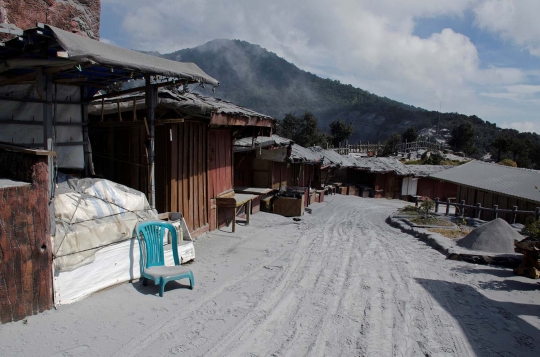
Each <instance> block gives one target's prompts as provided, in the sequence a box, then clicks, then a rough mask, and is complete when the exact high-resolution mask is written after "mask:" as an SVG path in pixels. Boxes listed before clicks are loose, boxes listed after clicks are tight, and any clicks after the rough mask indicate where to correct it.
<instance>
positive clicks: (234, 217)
mask: <svg viewBox="0 0 540 357" xmlns="http://www.w3.org/2000/svg"><path fill="white" fill-rule="evenodd" d="M233 211H234V215H233V218H232V231H233V233H234V232H236V214H237V213H238V212H237V211H236V207H233Z"/></svg>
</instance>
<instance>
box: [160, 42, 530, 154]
mask: <svg viewBox="0 0 540 357" xmlns="http://www.w3.org/2000/svg"><path fill="white" fill-rule="evenodd" d="M163 56H164V57H166V58H169V59H172V60H177V61H184V62H194V63H196V64H197V65H199V66H200V67H201V68H203V69H204V71H205V72H207V73H208V74H210V75H211V76H213V77H215V78H217V79H218V80H219V81H220V83H221V84H220V86H219V88H217V91H216V94H212V92H211V91H210V90H209V89H208V88H206V89H204V90H203V91H204V94H206V95H215V96H217V97H219V98H222V99H226V100H230V101H232V102H234V103H235V104H239V105H242V106H246V107H249V108H251V109H254V110H257V111H259V112H261V113H265V114H268V115H271V116H273V117H275V118H277V119H283V117H284V116H285V114H287V113H294V114H298V115H300V114H303V113H304V112H305V111H309V112H312V113H313V114H314V115H315V117H316V118H317V119H318V122H319V127H320V128H321V129H322V130H324V131H326V132H328V124H329V123H330V122H331V121H333V120H334V119H337V118H341V119H343V120H345V121H346V122H351V123H352V124H353V125H354V128H355V130H354V133H353V135H352V137H351V139H350V140H349V141H350V142H351V143H356V142H358V141H360V140H361V141H364V142H365V141H372V142H373V141H384V140H386V139H387V138H388V137H389V136H390V135H391V134H392V133H394V132H398V133H402V132H404V131H405V130H406V129H407V128H408V127H410V126H413V127H415V128H416V129H417V130H420V129H422V128H426V127H435V126H437V125H439V127H440V128H441V129H442V128H448V129H450V130H451V129H452V128H453V127H455V126H457V125H459V124H462V123H464V122H469V123H471V124H472V125H473V129H474V132H475V138H474V141H475V146H477V148H478V154H483V153H485V152H486V151H489V150H493V149H492V148H490V143H491V142H492V141H493V140H494V139H495V138H496V137H497V136H499V135H501V133H505V134H507V135H510V136H519V137H520V138H521V139H528V140H530V141H531V142H532V143H536V144H539V145H540V138H539V137H538V135H536V134H534V135H533V134H525V133H524V134H519V133H518V132H517V131H515V130H507V129H505V130H503V129H500V128H498V127H497V126H496V125H495V124H491V123H489V122H486V121H484V120H482V119H480V118H478V117H476V116H466V115H462V114H458V113H441V114H440V113H439V112H436V111H427V110H424V109H421V108H417V107H414V106H410V105H407V104H403V103H400V102H397V101H394V100H391V99H388V98H385V97H380V96H377V95H374V94H372V93H369V92H367V91H365V90H362V89H359V88H354V87H353V86H351V85H348V84H342V83H340V82H339V81H334V80H330V79H323V78H320V77H318V76H316V75H314V74H312V73H309V72H305V71H303V70H301V69H299V68H298V67H296V66H295V65H294V64H292V63H289V62H287V61H286V60H284V59H283V58H280V57H278V56H277V55H276V54H274V53H272V52H269V51H267V50H265V49H264V48H262V47H260V46H258V45H253V44H250V43H248V42H245V41H239V40H214V41H210V42H208V43H206V44H204V45H202V46H199V47H195V48H188V49H183V50H180V51H177V52H174V53H170V54H165V55H163Z"/></svg>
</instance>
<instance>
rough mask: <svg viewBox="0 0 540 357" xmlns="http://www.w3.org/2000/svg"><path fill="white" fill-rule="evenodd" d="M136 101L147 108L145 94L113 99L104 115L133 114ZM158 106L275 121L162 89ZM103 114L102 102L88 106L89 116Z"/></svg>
mask: <svg viewBox="0 0 540 357" xmlns="http://www.w3.org/2000/svg"><path fill="white" fill-rule="evenodd" d="M117 100H121V102H120V103H118V102H117ZM134 101H135V105H136V107H137V109H144V108H146V104H145V99H144V94H140V93H138V94H130V95H123V96H118V97H112V98H110V99H108V100H106V101H105V103H104V104H103V113H104V114H106V115H107V114H111V113H116V112H118V108H120V111H121V112H131V111H132V110H133V105H134ZM157 105H158V106H163V107H167V108H171V109H175V110H178V111H180V112H182V113H185V114H197V115H204V116H207V117H208V118H210V117H211V115H212V114H213V113H217V114H225V115H230V116H240V117H250V118H259V119H265V120H269V121H272V120H274V119H272V118H271V117H269V116H268V115H264V114H261V113H258V112H256V111H254V110H251V109H247V108H244V107H241V106H239V105H236V104H232V103H230V102H227V101H224V100H221V99H218V98H213V97H206V96H202V95H200V94H196V93H179V92H173V91H170V90H167V89H164V88H160V89H159V91H158V103H157ZM101 112H102V103H101V102H93V103H92V104H89V105H88V113H89V114H94V115H99V114H101ZM249 140H250V142H249V145H251V138H249Z"/></svg>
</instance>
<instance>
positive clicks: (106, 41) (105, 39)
mask: <svg viewBox="0 0 540 357" xmlns="http://www.w3.org/2000/svg"><path fill="white" fill-rule="evenodd" d="M99 41H101V42H103V43H106V44H109V45H116V43H115V42H114V41H112V40H109V39H108V38H104V37H101V38H100V39H99Z"/></svg>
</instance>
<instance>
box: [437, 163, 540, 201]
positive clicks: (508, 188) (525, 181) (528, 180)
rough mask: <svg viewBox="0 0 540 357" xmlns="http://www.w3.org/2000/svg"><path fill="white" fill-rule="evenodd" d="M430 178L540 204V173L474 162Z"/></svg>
mask: <svg viewBox="0 0 540 357" xmlns="http://www.w3.org/2000/svg"><path fill="white" fill-rule="evenodd" d="M431 177H433V178H437V179H440V180H442V181H448V182H453V183H456V184H458V185H465V186H470V187H474V188H478V189H481V190H485V191H490V192H494V193H500V194H503V195H507V196H512V197H517V198H521V199H525V200H528V201H534V202H539V203H540V171H537V170H528V169H520V168H515V167H509V166H503V165H497V164H489V163H486V162H482V161H471V162H468V163H466V164H463V165H460V166H455V167H453V168H451V169H448V170H445V171H442V172H439V173H437V174H434V175H432V176H431Z"/></svg>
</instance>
